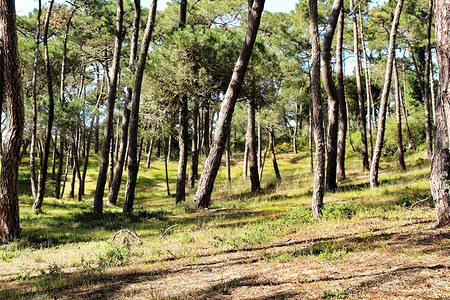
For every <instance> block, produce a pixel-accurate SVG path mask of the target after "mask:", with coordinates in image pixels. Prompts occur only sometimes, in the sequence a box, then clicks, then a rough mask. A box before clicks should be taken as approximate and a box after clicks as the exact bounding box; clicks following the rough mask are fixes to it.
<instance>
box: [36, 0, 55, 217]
mask: <svg viewBox="0 0 450 300" xmlns="http://www.w3.org/2000/svg"><path fill="white" fill-rule="evenodd" d="M52 7H53V0H51V1H50V4H49V7H48V10H47V15H46V16H45V25H44V56H45V73H46V77H47V88H48V123H47V132H46V137H45V146H44V155H43V157H42V158H41V169H40V173H39V184H38V193H37V197H36V200H35V201H34V204H33V211H35V212H36V213H39V212H40V211H41V206H42V202H43V201H44V193H45V184H46V181H47V166H48V156H49V152H50V141H51V139H52V127H53V118H54V113H55V107H54V106H55V103H54V99H53V83H52V72H51V67H50V57H49V54H48V26H49V22H50V15H51V12H52Z"/></svg>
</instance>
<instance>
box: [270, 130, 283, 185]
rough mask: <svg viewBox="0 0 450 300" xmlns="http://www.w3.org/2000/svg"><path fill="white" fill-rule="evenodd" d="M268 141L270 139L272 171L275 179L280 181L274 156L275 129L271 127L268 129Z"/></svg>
mask: <svg viewBox="0 0 450 300" xmlns="http://www.w3.org/2000/svg"><path fill="white" fill-rule="evenodd" d="M269 139H270V152H271V153H272V164H273V170H274V172H275V177H276V178H277V179H278V180H281V174H280V170H279V169H278V163H277V157H276V155H275V129H274V128H273V126H271V127H270V128H269Z"/></svg>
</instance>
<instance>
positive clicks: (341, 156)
mask: <svg viewBox="0 0 450 300" xmlns="http://www.w3.org/2000/svg"><path fill="white" fill-rule="evenodd" d="M336 39H337V45H336V79H337V87H336V88H337V96H338V101H339V136H338V151H337V170H336V176H337V180H338V181H339V182H342V181H343V180H345V143H346V135H347V122H348V120H347V119H348V115H347V106H346V105H345V91H344V67H343V59H342V58H343V57H342V45H343V40H344V6H343V5H342V7H341V11H340V14H339V22H338V31H337V36H336Z"/></svg>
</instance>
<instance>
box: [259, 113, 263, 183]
mask: <svg viewBox="0 0 450 300" xmlns="http://www.w3.org/2000/svg"><path fill="white" fill-rule="evenodd" d="M261 152H262V135H261V122H259V124H258V171H259V170H260V169H261V163H262V157H261V155H262V153H261ZM259 181H260V184H261V179H260V180H259Z"/></svg>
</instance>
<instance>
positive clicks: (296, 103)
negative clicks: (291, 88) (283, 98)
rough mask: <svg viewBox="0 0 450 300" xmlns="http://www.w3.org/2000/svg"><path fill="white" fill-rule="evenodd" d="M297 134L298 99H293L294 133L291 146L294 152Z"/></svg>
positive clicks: (295, 150) (295, 152) (295, 151)
mask: <svg viewBox="0 0 450 300" xmlns="http://www.w3.org/2000/svg"><path fill="white" fill-rule="evenodd" d="M297 134H298V101H295V127H294V135H293V136H292V146H293V147H294V154H297V152H298V151H297Z"/></svg>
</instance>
